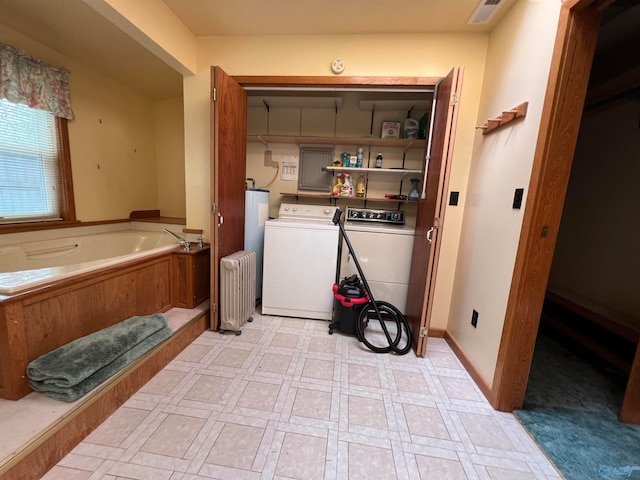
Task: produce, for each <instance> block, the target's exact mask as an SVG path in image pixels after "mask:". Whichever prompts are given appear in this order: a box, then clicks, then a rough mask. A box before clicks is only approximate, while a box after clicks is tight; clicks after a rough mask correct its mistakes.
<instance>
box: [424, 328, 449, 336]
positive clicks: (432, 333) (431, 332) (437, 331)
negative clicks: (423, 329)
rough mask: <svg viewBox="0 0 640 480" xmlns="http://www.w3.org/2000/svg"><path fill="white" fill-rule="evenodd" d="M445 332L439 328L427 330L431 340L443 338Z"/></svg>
mask: <svg viewBox="0 0 640 480" xmlns="http://www.w3.org/2000/svg"><path fill="white" fill-rule="evenodd" d="M446 333H447V331H446V330H444V329H441V328H430V329H429V335H428V336H429V337H433V338H444V336H445V335H446Z"/></svg>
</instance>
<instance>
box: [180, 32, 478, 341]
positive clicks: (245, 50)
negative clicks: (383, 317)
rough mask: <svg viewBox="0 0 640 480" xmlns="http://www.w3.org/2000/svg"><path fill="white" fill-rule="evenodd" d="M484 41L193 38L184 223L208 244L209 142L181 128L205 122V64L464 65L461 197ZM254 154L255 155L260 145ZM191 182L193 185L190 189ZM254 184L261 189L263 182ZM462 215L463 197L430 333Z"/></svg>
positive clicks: (405, 68)
mask: <svg viewBox="0 0 640 480" xmlns="http://www.w3.org/2000/svg"><path fill="white" fill-rule="evenodd" d="M487 42H488V36H487V35H486V34H423V35H361V36H345V35H340V36H297V37H290V36H286V37H285V36H282V37H279V36H270V37H203V38H199V39H198V69H199V71H200V72H201V73H199V74H198V75H197V76H196V77H192V78H187V79H186V80H185V84H184V92H185V129H186V131H185V138H186V158H185V161H186V169H187V185H188V188H187V223H188V224H193V225H194V228H203V227H201V226H198V227H195V225H203V224H206V227H204V228H205V229H206V235H207V238H208V235H209V226H208V222H209V210H208V209H207V208H203V205H204V206H206V205H208V204H209V198H208V195H209V192H208V190H206V189H204V188H202V185H201V184H200V180H201V179H202V178H204V177H205V176H206V175H208V165H206V164H205V163H204V162H203V160H202V158H203V156H205V155H207V154H208V148H209V146H208V144H207V143H206V142H208V136H207V137H205V136H204V134H203V133H202V132H199V133H196V132H190V131H189V127H188V125H187V123H189V122H193V124H194V127H195V128H197V129H201V128H202V126H203V125H204V123H203V122H205V121H206V122H207V123H206V125H208V118H207V117H206V113H205V110H206V109H208V104H209V98H210V93H209V90H208V89H207V88H203V83H204V81H205V80H204V77H206V78H208V75H209V71H208V68H209V66H211V65H217V66H220V67H222V68H223V69H224V70H225V71H226V72H227V73H228V74H230V75H320V76H332V73H331V70H330V64H331V61H332V60H333V59H334V58H336V57H340V58H342V59H343V60H344V61H345V63H346V69H345V72H344V73H343V74H342V75H343V76H410V77H414V76H436V77H437V76H445V75H446V74H447V73H448V72H449V71H450V70H451V68H453V67H454V66H463V67H464V71H465V77H464V83H463V92H462V101H461V104H460V117H459V125H458V130H457V133H456V145H455V152H454V159H453V166H452V172H451V183H450V189H451V190H456V191H461V192H464V191H465V189H466V179H467V174H468V169H469V163H470V157H471V149H472V144H473V139H474V132H475V130H474V127H475V121H476V116H477V109H478V104H479V101H480V89H481V87H482V79H483V76H484V63H485V57H486V49H487ZM200 77H202V78H201V79H200V80H198V78H200ZM196 90H197V92H196ZM187 97H189V101H187ZM196 97H197V98H196ZM187 137H188V138H187ZM256 148H257V149H260V147H259V146H256ZM250 151H251V148H250ZM271 175H273V173H271ZM267 177H268V174H267ZM190 178H192V179H193V181H194V182H196V185H194V186H195V188H193V189H192V188H191V183H190ZM268 178H269V179H270V177H268ZM259 180H260V182H259V183H260V184H261V185H263V184H264V183H262V182H263V179H262V178H261V179H259ZM205 190H206V191H205ZM463 209H464V195H462V202H461V203H460V204H459V205H458V206H457V207H449V208H448V209H447V212H446V220H445V225H444V230H443V236H442V240H443V246H442V250H441V257H440V258H441V259H440V269H439V272H438V283H437V287H436V300H435V304H434V314H433V319H432V327H435V328H441V329H444V328H446V325H447V319H448V312H449V299H450V294H451V286H452V281H453V272H454V269H455V263H456V252H457V245H458V240H459V234H460V225H461V221H462V212H463Z"/></svg>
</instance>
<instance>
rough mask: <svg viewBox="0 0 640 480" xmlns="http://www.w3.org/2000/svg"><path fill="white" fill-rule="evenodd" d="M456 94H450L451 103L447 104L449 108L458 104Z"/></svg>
mask: <svg viewBox="0 0 640 480" xmlns="http://www.w3.org/2000/svg"><path fill="white" fill-rule="evenodd" d="M458 100H459V99H458V94H457V93H456V92H453V93H451V102H450V103H449V105H450V106H454V105H457V104H458Z"/></svg>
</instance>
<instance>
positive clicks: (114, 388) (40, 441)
mask: <svg viewBox="0 0 640 480" xmlns="http://www.w3.org/2000/svg"><path fill="white" fill-rule="evenodd" d="M209 322H210V318H209V311H208V310H207V311H206V312H203V314H202V315H201V316H199V317H197V318H194V319H193V320H191V321H190V322H189V323H187V324H186V325H185V326H184V327H182V328H181V329H180V330H178V331H176V332H174V334H173V335H172V336H171V337H170V338H169V339H168V340H167V341H166V342H164V343H162V344H161V345H158V346H157V347H156V348H154V349H153V350H151V351H149V352H148V353H147V354H146V355H145V356H143V357H141V358H140V359H138V360H137V361H136V362H134V363H133V364H131V365H129V366H128V367H127V368H125V369H123V370H122V371H121V372H119V373H118V374H117V375H116V376H114V377H112V378H111V379H110V380H108V381H107V382H105V383H104V384H103V385H102V386H101V387H99V388H98V390H97V391H96V393H95V394H93V395H92V396H91V397H90V398H88V399H87V400H86V401H85V402H82V403H81V404H80V405H78V407H76V408H75V409H74V410H73V411H72V412H70V413H69V414H67V415H66V416H65V417H64V418H62V419H60V420H59V421H58V422H57V423H56V424H54V425H52V426H51V427H50V428H49V429H48V430H46V431H45V432H43V433H42V434H41V435H40V436H39V437H38V438H36V439H35V440H34V441H32V442H31V443H30V444H29V445H28V446H26V447H24V448H23V449H22V450H21V451H19V452H17V453H16V454H15V455H14V456H13V457H11V458H9V459H8V460H7V461H6V462H5V463H4V464H3V465H0V478H1V479H2V480H37V479H39V478H41V477H42V476H43V475H44V474H45V473H46V472H47V471H49V470H50V469H51V468H53V467H54V466H55V465H56V464H57V463H58V462H59V461H60V460H61V459H62V458H63V457H64V456H65V455H66V454H67V453H69V452H70V451H71V450H72V449H73V448H74V447H75V446H76V445H77V444H78V443H80V442H81V441H82V440H83V439H84V438H85V437H86V436H87V435H89V433H91V432H92V431H93V430H94V429H95V428H97V427H98V425H100V424H101V423H102V422H103V421H104V420H105V419H106V418H107V417H108V416H109V415H111V414H112V413H113V412H114V411H116V409H118V407H120V406H121V405H122V404H123V403H125V402H126V401H127V400H128V399H129V398H130V397H131V396H132V395H133V394H134V393H135V392H136V391H138V390H139V389H140V388H141V387H142V386H143V385H144V384H145V383H147V382H148V381H149V380H151V378H152V377H153V376H154V375H155V374H156V373H158V372H159V371H160V370H162V368H164V367H165V366H166V365H167V364H168V363H169V362H170V361H171V360H173V359H174V358H175V357H176V356H177V355H178V354H179V353H180V352H181V351H182V350H184V348H185V347H186V346H187V345H189V344H190V343H191V342H193V340H195V339H196V338H197V337H198V336H199V335H200V334H201V333H202V332H204V331H205V330H207V329H208V328H209Z"/></svg>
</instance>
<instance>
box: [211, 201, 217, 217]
mask: <svg viewBox="0 0 640 480" xmlns="http://www.w3.org/2000/svg"><path fill="white" fill-rule="evenodd" d="M211 213H213V214H214V215H215V214H216V213H218V204H217V203H214V204H212V205H211Z"/></svg>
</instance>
